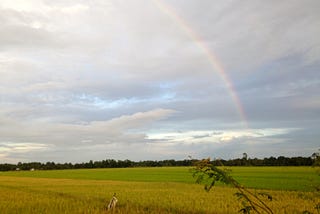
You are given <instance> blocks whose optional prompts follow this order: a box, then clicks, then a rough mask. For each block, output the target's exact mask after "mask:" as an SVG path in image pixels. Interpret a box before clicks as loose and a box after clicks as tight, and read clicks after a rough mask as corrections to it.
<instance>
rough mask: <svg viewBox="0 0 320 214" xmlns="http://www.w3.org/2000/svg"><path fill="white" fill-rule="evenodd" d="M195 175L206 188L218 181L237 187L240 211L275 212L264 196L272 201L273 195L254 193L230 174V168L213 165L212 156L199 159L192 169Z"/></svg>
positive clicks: (209, 188) (197, 180)
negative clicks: (240, 205)
mask: <svg viewBox="0 0 320 214" xmlns="http://www.w3.org/2000/svg"><path fill="white" fill-rule="evenodd" d="M192 172H193V177H195V178H196V182H197V183H201V184H204V189H205V190H206V191H210V190H211V188H212V187H213V186H214V185H215V184H216V182H221V183H224V184H227V185H231V186H233V187H235V188H236V189H237V190H238V192H237V193H236V194H235V195H236V196H237V197H238V199H239V200H241V204H242V208H241V209H240V210H239V212H242V213H251V211H253V212H256V213H268V214H273V212H272V210H271V209H270V207H269V206H268V205H267V204H266V203H265V202H264V200H263V199H264V198H266V199H267V200H269V201H272V196H271V195H269V194H268V193H265V192H258V193H253V192H251V191H250V190H248V189H247V188H245V187H244V186H242V185H241V184H240V183H239V182H237V181H236V180H235V179H234V178H233V177H231V176H230V175H229V172H230V171H229V170H227V169H222V168H218V167H217V166H215V165H213V164H212V163H211V161H210V158H208V159H203V160H201V161H198V162H197V163H196V164H195V168H194V169H193V170H192Z"/></svg>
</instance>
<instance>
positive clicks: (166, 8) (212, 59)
mask: <svg viewBox="0 0 320 214" xmlns="http://www.w3.org/2000/svg"><path fill="white" fill-rule="evenodd" d="M153 2H154V4H155V5H156V6H157V8H159V10H160V11H162V12H163V13H165V14H167V15H168V16H169V17H170V18H171V19H172V20H173V21H174V22H175V23H176V24H177V25H178V26H179V27H180V28H181V29H182V30H183V32H185V33H186V34H187V35H188V36H189V37H190V38H191V39H192V40H193V41H194V42H195V44H196V45H197V46H198V48H199V49H200V50H201V51H203V53H204V54H205V55H206V57H207V59H208V61H209V63H210V65H211V66H212V68H213V70H214V71H216V72H217V73H218V74H219V76H220V77H221V79H222V80H223V82H224V84H225V86H226V88H227V90H228V92H229V94H230V97H231V99H232V101H233V103H234V104H235V106H236V109H237V112H238V114H239V117H240V119H241V121H242V125H243V126H244V127H245V128H248V120H247V117H246V113H245V111H244V108H243V105H242V103H241V101H240V99H239V96H238V94H237V92H236V90H235V88H234V86H233V83H232V81H231V80H230V78H229V76H228V74H227V73H226V71H225V69H224V68H223V66H222V63H221V62H220V60H219V59H218V57H217V55H216V54H215V53H214V52H213V51H212V50H211V49H210V48H209V47H208V46H207V45H206V43H205V42H204V40H203V39H202V38H201V36H200V35H199V34H198V33H197V32H196V31H195V30H193V29H192V27H191V26H190V24H188V22H187V21H186V20H185V19H183V18H182V17H181V16H179V14H177V12H176V11H175V10H174V9H173V8H172V7H170V5H168V4H166V3H165V2H163V1H161V0H153Z"/></svg>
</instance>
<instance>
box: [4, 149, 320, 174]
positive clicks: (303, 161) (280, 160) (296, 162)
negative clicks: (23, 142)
mask: <svg viewBox="0 0 320 214" xmlns="http://www.w3.org/2000/svg"><path fill="white" fill-rule="evenodd" d="M319 160H320V156H319V153H316V155H312V156H311V157H284V156H279V157H277V158H276V157H269V158H263V159H258V158H248V157H247V154H246V153H243V157H242V158H236V159H230V160H224V159H215V160H212V164H214V165H216V166H220V165H224V166H312V165H317V164H319V162H320V161H319ZM196 161H198V160H196V159H185V160H174V159H170V160H160V161H157V160H145V161H131V160H114V159H106V160H102V161H93V160H90V161H89V162H83V163H74V164H73V163H55V162H46V163H41V162H28V163H22V162H19V163H17V164H8V163H3V164H0V171H14V170H53V169H93V168H128V167H165V166H193V164H194V163H195V162H196Z"/></svg>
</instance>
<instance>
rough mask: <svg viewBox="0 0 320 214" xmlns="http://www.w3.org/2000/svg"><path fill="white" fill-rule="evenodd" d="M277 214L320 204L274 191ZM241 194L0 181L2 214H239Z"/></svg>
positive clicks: (163, 186)
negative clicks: (113, 200)
mask: <svg viewBox="0 0 320 214" xmlns="http://www.w3.org/2000/svg"><path fill="white" fill-rule="evenodd" d="M268 192H269V193H271V194H272V195H273V197H274V200H273V201H272V202H270V203H269V205H270V207H271V208H272V209H273V210H275V211H276V213H302V212H303V211H304V210H310V211H312V212H315V211H316V210H315V209H314V205H315V203H319V202H320V200H319V198H316V197H315V195H314V193H311V192H297V191H275V190H271V191H268ZM113 193H117V197H118V199H119V202H118V204H117V207H116V209H115V210H113V211H109V212H107V211H106V210H105V209H104V207H105V205H106V204H107V203H108V200H109V199H110V198H111V197H112V195H113ZM234 193H235V190H234V189H233V188H227V187H214V188H213V189H212V191H210V192H209V193H207V192H205V191H204V190H203V187H202V186H201V185H196V184H190V183H182V182H142V181H140V182H135V181H107V180H88V179H87V180H81V179H62V178H59V179H56V178H32V177H10V176H0V198H1V200H0V210H1V213H3V214H9V213H10V214H15V213H17V214H18V213H19V214H20V213H26V214H31V213H49V214H50V213H68V214H73V213H88V214H103V213H142V214H143V213H217V214H219V213H237V211H238V210H239V209H240V205H239V203H238V202H237V199H236V197H235V196H234V195H233V194H234Z"/></svg>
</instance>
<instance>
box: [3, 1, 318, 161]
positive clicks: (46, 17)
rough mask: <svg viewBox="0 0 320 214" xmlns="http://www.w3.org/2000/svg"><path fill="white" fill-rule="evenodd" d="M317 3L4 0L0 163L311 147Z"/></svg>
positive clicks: (265, 152)
mask: <svg viewBox="0 0 320 214" xmlns="http://www.w3.org/2000/svg"><path fill="white" fill-rule="evenodd" d="M319 7H320V3H319V2H318V1H317V0H307V1H304V2H301V1H298V0H294V1H282V2H278V1H267V2H262V1H259V2H258V1H248V2H246V3H243V2H241V1H218V2H214V3H213V2H211V1H201V2H198V1H193V0H190V1H178V0H177V1H162V0H158V1H143V0H139V1H132V2H131V1H130V2H128V1H108V2H106V1H99V0H95V1H90V2H87V1H68V2H65V1H55V2H52V1H46V0H32V1H22V0H21V1H20V0H16V1H12V0H10V1H7V0H1V1H0V24H1V28H0V75H1V78H0V97H1V100H0V162H17V161H51V160H53V161H59V162H64V161H72V162H75V161H86V160H90V159H94V160H96V159H99V160H100V159H104V158H115V159H127V158H128V159H133V160H141V159H167V158H175V159H182V158H186V157H187V156H188V155H192V156H194V157H197V158H198V157H199V158H202V157H206V156H213V157H217V156H219V157H222V158H233V157H238V156H241V154H242V153H243V152H247V153H248V154H249V156H250V155H251V156H259V157H264V156H271V155H274V156H275V155H287V156H295V155H303V156H308V155H311V154H312V153H313V152H314V151H316V150H317V149H318V147H319V142H318V139H319V137H320V136H319V133H318V130H319V128H320V127H319V124H320V121H319V119H320V117H319V116H320V102H319V100H320V95H319V91H320V78H319V76H320V75H319V68H320V39H319V38H320V30H319V28H318V26H319V25H320V15H319V13H318V8H319ZM194 35H197V37H195V36H194ZM204 50H208V51H209V53H208V52H206V51H204ZM208 54H212V55H215V57H216V58H217V60H219V63H220V64H221V65H222V66H223V67H224V69H225V70H224V74H225V75H227V77H228V78H229V79H230V82H231V84H232V86H231V88H230V87H228V86H227V85H226V81H224V79H223V77H222V76H221V72H220V73H219V71H217V70H216V68H215V67H214V66H212V64H211V63H210V58H209V56H208ZM233 89H234V93H235V95H236V96H237V97H238V98H239V100H240V102H241V103H240V107H243V109H244V112H245V118H246V120H247V121H243V118H242V117H241V115H240V113H241V111H240V109H239V103H235V100H234V99H233V97H232V90H233ZM245 123H248V125H249V127H245V126H243V124H245ZM214 133H216V134H214Z"/></svg>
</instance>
